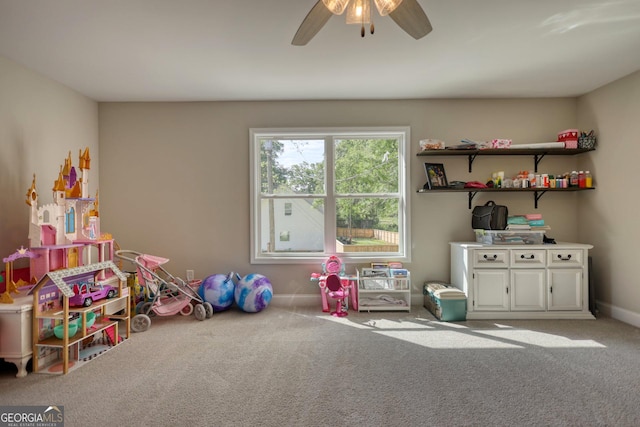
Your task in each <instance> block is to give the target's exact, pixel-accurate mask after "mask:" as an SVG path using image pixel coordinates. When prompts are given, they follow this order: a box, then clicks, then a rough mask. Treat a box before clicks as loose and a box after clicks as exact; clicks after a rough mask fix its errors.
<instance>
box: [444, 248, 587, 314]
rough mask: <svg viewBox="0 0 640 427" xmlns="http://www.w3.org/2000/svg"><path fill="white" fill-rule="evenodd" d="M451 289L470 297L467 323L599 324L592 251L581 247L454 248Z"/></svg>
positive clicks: (468, 299)
mask: <svg viewBox="0 0 640 427" xmlns="http://www.w3.org/2000/svg"><path fill="white" fill-rule="evenodd" d="M450 245H451V284H452V285H454V286H455V287H457V288H458V289H460V290H462V291H464V292H465V294H466V295H467V319H468V320H473V319H594V318H595V317H594V316H593V315H592V314H591V312H590V311H589V269H588V262H587V261H588V258H589V255H588V253H589V249H591V248H592V247H593V246H591V245H585V244H578V243H559V244H555V245H485V244H481V243H465V242H462V243H460V242H452V243H450Z"/></svg>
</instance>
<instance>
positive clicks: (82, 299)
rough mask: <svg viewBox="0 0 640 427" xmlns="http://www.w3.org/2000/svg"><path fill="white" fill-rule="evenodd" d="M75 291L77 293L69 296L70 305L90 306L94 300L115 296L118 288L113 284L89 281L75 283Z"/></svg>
mask: <svg viewBox="0 0 640 427" xmlns="http://www.w3.org/2000/svg"><path fill="white" fill-rule="evenodd" d="M73 292H74V293H75V295H74V296H72V297H71V298H69V305H70V306H74V307H78V306H82V307H90V306H91V304H93V302H94V301H98V300H101V299H103V298H107V299H108V298H113V297H114V296H115V295H116V294H117V293H118V290H117V289H116V288H114V287H113V286H111V285H105V284H103V283H94V282H92V281H87V282H80V283H76V284H74V286H73Z"/></svg>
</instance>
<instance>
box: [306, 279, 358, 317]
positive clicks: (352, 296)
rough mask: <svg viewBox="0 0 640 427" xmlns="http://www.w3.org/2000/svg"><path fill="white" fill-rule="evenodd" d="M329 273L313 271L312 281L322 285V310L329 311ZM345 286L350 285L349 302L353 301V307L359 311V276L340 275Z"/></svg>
mask: <svg viewBox="0 0 640 427" xmlns="http://www.w3.org/2000/svg"><path fill="white" fill-rule="evenodd" d="M327 276H328V275H327V274H318V273H313V274H312V275H311V281H312V282H317V283H318V286H319V287H320V297H321V298H322V311H323V312H324V313H328V312H329V301H328V300H327V284H326V280H327ZM340 281H341V282H342V286H343V287H349V298H348V300H347V302H349V301H350V302H351V308H353V309H354V310H355V311H358V278H357V276H340Z"/></svg>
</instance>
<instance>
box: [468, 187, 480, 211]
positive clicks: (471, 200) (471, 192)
mask: <svg viewBox="0 0 640 427" xmlns="http://www.w3.org/2000/svg"><path fill="white" fill-rule="evenodd" d="M476 194H478V192H477V191H469V209H471V205H472V202H473V198H474V197H476Z"/></svg>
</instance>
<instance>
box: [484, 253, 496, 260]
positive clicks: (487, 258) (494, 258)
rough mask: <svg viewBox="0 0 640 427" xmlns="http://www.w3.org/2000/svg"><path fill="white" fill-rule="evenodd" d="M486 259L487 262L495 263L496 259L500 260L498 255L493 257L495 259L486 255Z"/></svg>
mask: <svg viewBox="0 0 640 427" xmlns="http://www.w3.org/2000/svg"><path fill="white" fill-rule="evenodd" d="M484 259H486V260H487V261H495V260H496V259H498V255H493V258H489V257H488V256H487V255H486V254H485V255H484Z"/></svg>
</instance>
